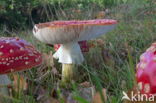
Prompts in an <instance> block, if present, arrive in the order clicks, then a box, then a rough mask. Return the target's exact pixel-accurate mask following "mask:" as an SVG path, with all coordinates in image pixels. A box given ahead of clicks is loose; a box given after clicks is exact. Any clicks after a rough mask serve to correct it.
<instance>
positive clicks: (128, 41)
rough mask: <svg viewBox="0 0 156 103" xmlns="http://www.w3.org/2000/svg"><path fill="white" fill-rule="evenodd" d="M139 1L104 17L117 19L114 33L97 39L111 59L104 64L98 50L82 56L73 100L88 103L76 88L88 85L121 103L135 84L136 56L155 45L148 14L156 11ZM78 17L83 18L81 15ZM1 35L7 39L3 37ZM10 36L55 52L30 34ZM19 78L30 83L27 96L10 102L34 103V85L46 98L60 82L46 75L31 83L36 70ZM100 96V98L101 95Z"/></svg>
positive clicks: (151, 18)
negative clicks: (44, 77)
mask: <svg viewBox="0 0 156 103" xmlns="http://www.w3.org/2000/svg"><path fill="white" fill-rule="evenodd" d="M142 1H144V2H141V1H140V2H139V0H138V2H137V0H136V2H135V3H133V4H131V3H128V4H121V5H118V6H115V7H113V8H112V9H110V13H109V14H107V17H109V18H114V19H117V20H118V21H119V23H118V25H117V28H116V29H115V30H114V31H112V32H110V33H108V34H107V35H104V36H102V37H100V38H101V39H102V40H103V41H104V42H105V44H104V45H103V47H104V48H105V49H107V52H109V56H111V57H112V58H108V59H106V60H103V59H102V58H103V57H102V55H101V52H103V51H101V48H100V47H99V46H96V47H95V48H92V49H91V50H90V52H89V53H87V54H85V59H86V60H85V62H84V63H83V65H82V66H80V67H79V71H80V72H81V75H83V76H81V77H80V79H79V80H78V81H77V83H75V84H73V86H72V88H73V89H72V90H73V92H74V93H76V94H75V99H76V100H77V101H79V102H80V103H88V102H87V100H85V99H83V98H81V97H80V95H79V93H78V91H77V85H78V84H79V83H81V82H84V81H89V82H90V83H91V84H92V85H95V87H96V90H97V91H101V89H102V88H106V89H107V95H108V100H107V101H108V103H121V98H122V91H128V90H129V89H131V88H132V87H133V85H134V83H135V76H134V75H135V65H136V64H137V62H138V61H139V56H140V55H141V53H143V52H144V51H145V50H146V49H147V48H148V47H149V46H150V45H151V43H153V42H155V41H156V24H155V22H156V19H155V18H156V16H155V15H154V14H147V13H148V12H153V11H154V10H155V7H154V6H151V5H152V4H149V5H148V4H146V3H145V1H146V0H142ZM126 9H127V10H126ZM93 11H94V10H93ZM93 11H92V12H93ZM74 15H76V14H74ZM81 17H82V15H80V18H81ZM76 18H77V17H76ZM2 35H3V36H6V35H5V34H2ZM11 36H19V37H21V38H23V39H26V40H27V41H29V42H31V43H32V44H34V45H35V47H36V48H38V49H39V50H40V51H41V52H42V53H48V52H49V51H53V52H54V50H53V48H51V47H49V46H47V45H45V44H43V43H41V42H39V41H37V40H36V39H35V38H34V37H33V34H32V31H31V30H28V31H18V32H16V33H14V32H13V33H12V35H11ZM95 60H96V61H95ZM107 61H112V62H114V65H113V66H112V65H108V64H107V63H106V62H107ZM97 64H98V65H97ZM55 66H56V68H57V70H58V71H59V72H60V71H61V70H60V68H61V65H60V64H58V63H56V64H55ZM49 70H50V68H49ZM21 74H24V75H26V77H27V78H29V79H30V86H29V92H28V94H27V95H25V94H23V92H19V94H18V93H14V95H13V97H12V98H10V97H6V98H8V99H11V100H12V101H13V103H37V102H36V101H35V99H34V92H35V91H34V88H36V85H41V86H43V87H45V88H46V89H47V90H48V91H49V93H47V94H46V95H48V96H50V92H51V91H52V90H53V88H56V87H57V82H58V81H59V77H57V76H55V75H52V74H49V75H48V76H47V77H46V79H43V80H42V81H39V82H35V83H34V82H32V81H33V80H34V79H35V78H38V72H37V68H34V69H32V70H29V71H27V72H25V73H23V72H22V73H21ZM31 80H32V81H31ZM123 82H125V84H124V85H123ZM59 94H60V96H58V97H60V99H59V100H60V101H61V103H64V102H63V99H61V91H58V95H59ZM100 94H101V95H102V93H100ZM103 99H104V98H103Z"/></svg>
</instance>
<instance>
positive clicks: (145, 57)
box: [136, 43, 156, 96]
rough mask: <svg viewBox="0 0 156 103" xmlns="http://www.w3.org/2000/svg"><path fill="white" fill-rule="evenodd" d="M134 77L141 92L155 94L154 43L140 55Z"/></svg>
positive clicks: (155, 56) (155, 65)
mask: <svg viewBox="0 0 156 103" xmlns="http://www.w3.org/2000/svg"><path fill="white" fill-rule="evenodd" d="M136 78H137V83H138V88H139V90H140V92H141V93H142V94H147V95H148V96H150V94H156V43H153V44H152V45H151V47H150V48H148V49H147V50H146V52H144V53H143V54H142V55H141V56H140V62H139V63H138V64H137V73H136Z"/></svg>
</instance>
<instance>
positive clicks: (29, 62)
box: [0, 37, 42, 95]
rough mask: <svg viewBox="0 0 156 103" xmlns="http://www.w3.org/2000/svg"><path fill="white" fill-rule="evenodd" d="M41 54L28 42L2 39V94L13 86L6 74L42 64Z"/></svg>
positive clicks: (0, 75) (10, 38) (0, 62)
mask: <svg viewBox="0 0 156 103" xmlns="http://www.w3.org/2000/svg"><path fill="white" fill-rule="evenodd" d="M41 62H42V57H41V54H40V53H39V52H38V51H37V50H36V49H35V48H34V47H33V46H32V45H31V44H29V43H28V42H26V41H25V40H22V39H19V38H17V37H1V38H0V92H3V93H5V94H6V95H7V93H6V92H7V90H5V89H4V88H3V86H6V85H8V84H11V82H10V80H9V78H8V77H7V75H6V74H8V73H11V72H18V71H21V70H26V69H29V68H32V67H34V66H37V65H39V64H41Z"/></svg>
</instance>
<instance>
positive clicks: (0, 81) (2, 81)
mask: <svg viewBox="0 0 156 103" xmlns="http://www.w3.org/2000/svg"><path fill="white" fill-rule="evenodd" d="M10 84H11V81H10V79H9V78H8V76H7V75H0V93H1V94H3V95H6V96H8V95H9V90H8V87H7V86H8V85H10ZM2 100H4V98H3V97H1V96H0V102H2Z"/></svg>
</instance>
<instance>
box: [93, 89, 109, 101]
mask: <svg viewBox="0 0 156 103" xmlns="http://www.w3.org/2000/svg"><path fill="white" fill-rule="evenodd" d="M102 93H103V96H104V99H105V101H106V100H107V94H106V89H102ZM92 103H103V102H102V99H101V95H100V93H99V92H97V93H96V94H95V95H94V97H93V101H92Z"/></svg>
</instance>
